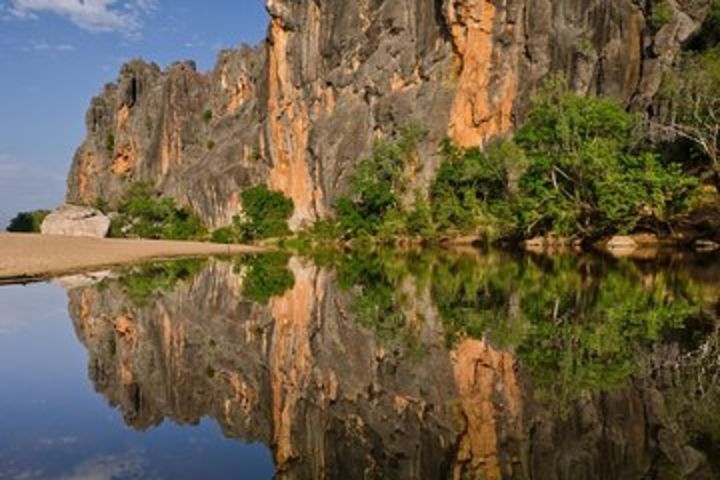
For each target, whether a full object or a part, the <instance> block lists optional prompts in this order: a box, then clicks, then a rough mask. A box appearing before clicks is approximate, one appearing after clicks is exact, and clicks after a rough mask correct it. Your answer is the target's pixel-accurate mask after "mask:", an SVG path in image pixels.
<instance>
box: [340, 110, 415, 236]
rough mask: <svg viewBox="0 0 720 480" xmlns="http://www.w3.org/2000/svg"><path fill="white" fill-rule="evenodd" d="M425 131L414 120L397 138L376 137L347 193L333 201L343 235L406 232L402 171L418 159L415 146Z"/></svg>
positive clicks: (404, 191)
mask: <svg viewBox="0 0 720 480" xmlns="http://www.w3.org/2000/svg"><path fill="white" fill-rule="evenodd" d="M425 135H426V132H425V131H424V130H423V129H422V128H420V127H419V126H417V125H416V124H409V125H406V126H404V127H403V128H401V129H400V134H399V136H398V138H397V139H396V141H384V140H378V141H377V142H376V143H375V146H374V148H373V154H372V157H370V158H368V159H365V160H363V161H361V162H360V164H359V165H358V167H357V169H356V171H355V173H354V174H353V176H352V178H351V179H350V193H351V196H350V197H341V198H339V199H338V200H337V202H336V203H335V211H336V213H337V218H338V223H339V226H340V230H341V231H342V232H343V234H344V235H345V236H348V237H358V236H375V235H378V233H381V231H382V233H383V235H385V236H387V235H402V234H406V233H407V228H406V227H407V224H406V223H405V220H406V219H405V216H406V215H407V213H408V212H405V211H404V210H403V208H402V206H401V205H400V198H401V197H402V195H403V194H405V193H407V189H408V180H407V178H405V172H406V171H407V169H408V168H411V167H412V166H413V164H414V163H416V162H417V148H418V144H419V143H420V141H421V140H422V139H423V138H424V137H425Z"/></svg>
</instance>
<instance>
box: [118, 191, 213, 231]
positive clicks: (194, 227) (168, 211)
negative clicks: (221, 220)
mask: <svg viewBox="0 0 720 480" xmlns="http://www.w3.org/2000/svg"><path fill="white" fill-rule="evenodd" d="M206 233H207V231H206V229H205V227H204V225H203V223H202V221H201V220H200V218H199V217H198V216H197V214H195V213H194V212H193V211H191V210H190V209H188V208H186V207H178V206H177V204H176V203H175V200H174V199H172V198H169V197H161V196H160V195H159V194H158V193H157V192H156V191H155V189H154V188H153V187H152V186H150V185H148V184H146V183H135V184H133V185H131V186H130V188H128V190H127V192H126V193H125V196H124V197H123V200H122V202H121V204H120V207H119V209H118V215H117V216H115V218H113V220H112V224H111V227H110V234H111V236H114V237H138V238H148V239H164V240H193V239H201V238H203V237H204V236H205V234H206Z"/></svg>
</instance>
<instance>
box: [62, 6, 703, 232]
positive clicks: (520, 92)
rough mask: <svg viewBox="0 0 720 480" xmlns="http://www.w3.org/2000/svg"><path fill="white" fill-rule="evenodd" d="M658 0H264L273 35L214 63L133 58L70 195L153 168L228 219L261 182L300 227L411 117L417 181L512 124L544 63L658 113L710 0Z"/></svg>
mask: <svg viewBox="0 0 720 480" xmlns="http://www.w3.org/2000/svg"><path fill="white" fill-rule="evenodd" d="M652 3H653V2H638V1H635V0H613V1H608V0H562V1H558V0H522V1H521V0H501V1H497V0H496V1H490V0H433V1H430V0H373V1H370V0H358V1H355V2H344V1H339V0H305V1H298V0H294V1H293V0H267V8H268V12H269V13H270V17H271V20H270V26H269V28H268V36H267V40H266V41H265V42H264V43H263V44H262V45H260V46H258V47H257V48H255V49H251V48H246V47H244V48H240V49H238V50H232V51H226V52H223V53H222V54H221V55H220V58H219V60H218V64H217V66H216V68H215V70H214V71H212V72H210V73H207V74H202V73H199V72H197V71H196V70H195V68H194V66H193V65H192V64H191V63H181V64H177V65H173V66H172V67H170V68H169V69H167V70H166V71H164V72H162V71H160V69H159V68H158V67H157V66H155V65H151V64H146V63H144V62H141V61H134V62H131V63H130V64H128V65H126V66H125V67H124V68H123V70H122V72H121V74H120V77H119V79H118V80H117V81H116V82H115V83H114V84H111V85H108V86H107V87H106V88H105V89H104V91H103V93H102V94H101V95H99V96H98V97H96V98H95V99H93V101H92V104H91V108H90V110H89V112H88V116H87V128H88V137H87V139H86V140H85V142H84V143H83V145H82V146H81V147H80V148H79V150H78V152H77V155H76V156H75V159H74V161H73V166H72V169H71V172H70V175H69V180H68V201H70V202H73V203H78V202H80V203H92V202H93V201H94V200H95V199H96V198H98V197H102V198H105V199H108V200H114V199H117V198H118V197H119V196H120V195H121V194H122V191H123V188H124V186H125V185H127V183H128V182H130V181H133V180H144V181H150V182H152V183H154V184H155V185H157V186H158V187H159V188H160V189H161V190H162V191H163V192H164V193H167V194H170V195H173V196H174V197H175V198H176V199H177V200H178V201H180V202H181V203H184V204H188V205H190V206H192V207H193V208H195V209H196V210H197V211H198V212H199V213H200V214H201V216H202V217H203V218H204V219H205V220H206V221H207V222H208V223H209V224H210V225H211V226H218V225H222V224H225V223H227V222H228V221H229V220H230V218H231V217H232V216H233V214H235V213H236V212H237V211H238V209H239V208H241V206H240V202H239V192H240V191H241V190H242V189H243V188H244V187H246V186H248V185H250V184H252V183H257V182H266V183H268V184H269V185H270V186H271V187H273V188H275V189H279V190H282V191H283V192H285V193H286V194H287V195H288V196H290V197H291V198H293V200H294V201H295V205H296V212H295V216H294V217H293V219H292V224H293V226H295V227H297V226H300V225H302V224H303V223H308V222H312V221H313V220H315V219H317V218H318V217H322V216H323V215H325V214H326V213H327V212H328V210H329V208H330V206H331V205H332V203H333V201H334V200H335V199H336V198H337V196H338V195H339V194H340V193H342V192H343V191H344V190H345V189H346V187H347V180H348V178H349V176H350V175H351V173H352V171H353V169H354V167H355V165H356V164H357V163H358V161H359V160H360V159H361V158H363V156H366V155H367V154H368V153H369V151H370V149H371V146H372V143H373V140H374V139H375V138H377V137H378V136H388V135H393V134H394V133H396V132H397V130H398V128H399V127H400V126H402V125H405V124H408V123H419V124H421V125H423V126H424V127H425V128H426V129H427V130H428V137H427V139H426V141H425V143H424V145H423V146H422V148H421V152H420V159H421V164H420V168H419V169H418V172H417V175H416V178H415V179H414V182H415V187H417V188H421V189H422V188H423V187H425V186H427V184H428V182H429V181H430V180H431V178H432V176H433V174H434V172H435V171H436V169H437V166H438V162H439V159H438V157H437V154H436V151H437V145H438V142H439V141H440V140H441V139H443V138H445V137H448V136H449V137H451V138H453V139H454V140H455V141H456V142H458V143H459V144H461V145H465V146H473V145H482V144H484V143H485V142H487V141H488V140H489V139H491V138H492V137H495V136H498V135H503V134H506V133H508V132H510V131H511V130H512V129H513V127H514V126H515V125H517V123H518V122H519V121H520V120H521V119H522V116H523V114H524V112H525V110H526V108H527V103H528V99H529V96H530V93H531V91H532V90H533V88H535V87H536V86H537V84H538V83H539V82H540V81H541V80H542V79H543V78H545V77H546V76H547V75H548V74H551V73H554V72H560V73H563V74H564V75H565V76H566V77H567V78H568V80H569V82H570V84H571V85H572V86H573V88H575V89H576V90H577V91H579V92H581V93H583V94H588V95H609V96H613V97H615V98H617V99H619V100H620V101H622V102H624V103H625V104H626V105H627V106H628V107H629V108H633V109H636V110H645V109H646V108H647V106H648V105H649V103H650V102H651V100H652V99H653V97H654V95H655V94H656V93H657V89H658V87H659V84H660V81H661V77H662V73H663V71H665V69H667V68H668V67H669V66H671V65H672V63H673V60H674V58H675V57H676V55H677V53H678V51H679V48H680V46H681V44H682V42H683V41H684V40H686V39H687V38H688V36H690V35H691V34H692V33H693V32H694V31H695V30H696V29H697V28H698V27H699V25H700V23H701V22H702V19H703V17H704V14H705V11H706V9H707V6H708V3H709V0H673V1H668V2H667V4H668V5H670V6H671V7H672V9H673V11H674V15H673V18H672V20H671V21H669V22H668V23H666V24H665V25H653V24H652V23H653V22H652V21H651V20H649V19H651V18H652V11H651V8H652V6H651V4H652ZM205 112H212V118H208V116H207V115H206V113H205ZM109 139H112V142H111V141H109Z"/></svg>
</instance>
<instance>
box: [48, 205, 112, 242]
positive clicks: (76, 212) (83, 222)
mask: <svg viewBox="0 0 720 480" xmlns="http://www.w3.org/2000/svg"><path fill="white" fill-rule="evenodd" d="M40 229H41V232H42V234H43V235H62V236H70V237H95V238H105V237H106V236H107V234H108V232H109V231H110V219H109V218H108V217H107V216H105V215H103V213H102V212H100V211H98V210H95V209H94V208H90V207H79V206H75V205H65V206H63V207H60V208H59V209H57V210H55V211H54V212H52V213H51V214H50V215H48V216H47V217H46V218H45V220H43V223H42V225H41V227H40Z"/></svg>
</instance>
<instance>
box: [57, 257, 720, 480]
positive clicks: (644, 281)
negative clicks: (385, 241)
mask: <svg viewBox="0 0 720 480" xmlns="http://www.w3.org/2000/svg"><path fill="white" fill-rule="evenodd" d="M562 261H564V262H567V260H562ZM548 262H549V263H548ZM569 262H570V264H562V263H557V262H556V261H554V260H547V259H528V258H524V259H510V258H506V257H504V256H498V255H497V254H492V255H488V256H477V255H470V256H467V255H457V256H450V257H448V256H446V255H443V256H440V257H439V256H437V255H430V254H419V255H417V256H409V257H408V256H403V257H398V256H397V255H394V254H393V255H388V256H386V257H383V255H368V256H363V257H356V256H341V257H339V258H338V257H334V258H331V259H329V260H328V259H325V260H324V261H323V262H319V263H320V264H321V265H323V266H322V267H318V266H316V265H315V264H314V263H311V262H309V261H303V260H298V259H291V260H290V261H289V264H288V268H289V270H290V271H291V272H292V276H288V275H287V273H288V272H287V271H285V270H284V268H285V266H284V264H283V265H280V264H278V263H277V262H269V264H268V262H265V264H263V265H260V266H257V265H255V264H254V263H253V261H251V260H248V259H245V260H243V261H237V262H235V263H234V264H233V263H231V262H221V261H214V260H213V261H209V262H207V263H206V264H203V265H194V266H191V265H187V264H186V265H183V266H182V268H180V269H178V268H177V267H172V268H163V269H160V270H158V271H155V272H150V273H152V274H153V275H150V276H149V278H150V280H149V279H148V278H145V277H148V275H147V274H148V272H141V273H142V274H143V275H140V276H139V277H137V278H135V279H134V280H133V279H132V276H130V277H127V278H126V279H124V280H118V281H109V282H105V283H103V284H101V285H99V286H94V287H87V288H81V289H76V290H71V291H70V312H71V316H72V318H73V321H74V323H75V327H76V330H77V334H78V336H79V338H80V340H81V341H82V342H83V344H85V346H86V347H87V349H88V351H89V355H90V362H89V365H90V366H89V371H90V376H91V379H92V381H93V382H94V384H95V386H96V389H97V390H98V392H100V393H102V394H103V395H104V396H106V397H107V398H108V400H109V401H110V402H111V404H113V405H114V406H117V407H118V408H119V409H120V410H121V411H122V412H123V415H124V416H125V419H126V421H127V423H128V424H129V425H131V426H133V427H134V428H137V429H141V430H143V429H148V428H151V427H153V426H156V425H158V424H160V423H161V422H162V421H163V420H165V419H172V420H173V421H176V422H179V423H182V424H195V423H198V422H199V421H200V419H201V418H203V417H206V416H209V417H212V418H214V419H216V420H217V422H218V423H219V424H220V425H221V426H222V428H223V430H224V432H225V434H226V435H227V436H228V437H230V438H237V439H243V440H247V441H261V442H264V443H266V444H268V445H270V446H271V447H272V449H273V452H274V456H275V462H276V466H277V469H278V472H279V473H278V476H279V477H280V478H298V479H304V478H343V479H346V478H403V479H405V478H422V479H425V478H456V479H461V478H473V479H474V478H479V479H501V478H503V479H504V478H512V479H516V478H517V479H524V478H542V479H568V480H570V479H573V480H575V479H607V478H715V475H717V473H718V471H719V470H718V465H715V464H713V463H712V462H713V459H714V458H717V454H718V452H717V451H716V449H717V448H718V447H717V446H718V445H720V443H718V442H720V414H718V413H715V412H716V411H717V410H718V408H717V407H720V402H719V399H720V395H719V394H718V389H717V386H716V385H714V384H713V383H712V382H713V381H714V378H715V377H714V376H716V375H717V374H718V369H717V365H718V353H719V352H720V348H719V347H718V345H717V336H716V334H715V321H714V315H713V314H712V313H713V311H714V310H713V309H714V307H715V305H714V303H715V301H716V300H717V299H716V298H713V296H714V295H715V292H716V290H715V288H714V280H715V279H714V278H698V276H697V275H696V276H695V277H692V276H688V275H679V274H677V271H678V270H677V269H671V270H670V269H666V268H655V267H652V268H651V267H648V266H643V265H640V266H638V265H635V264H632V265H629V264H621V265H606V264H603V263H602V262H600V263H598V262H595V261H593V262H588V263H584V261H581V260H577V259H575V260H570V261H569ZM709 271H710V270H709V269H705V270H703V272H709ZM178 272H180V273H178ZM283 273H284V275H283ZM293 277H294V280H293ZM128 278H130V280H128ZM153 278H155V280H151V279H153ZM158 278H159V279H160V280H159V281H158V280H157V279H158ZM251 284H252V285H251ZM273 287H275V290H273ZM266 288H269V291H264V289H266ZM620 292H622V293H623V295H619V294H620ZM272 294H277V295H276V296H272ZM551 373H554V374H555V375H552V374H551ZM713 407H715V408H713Z"/></svg>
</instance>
